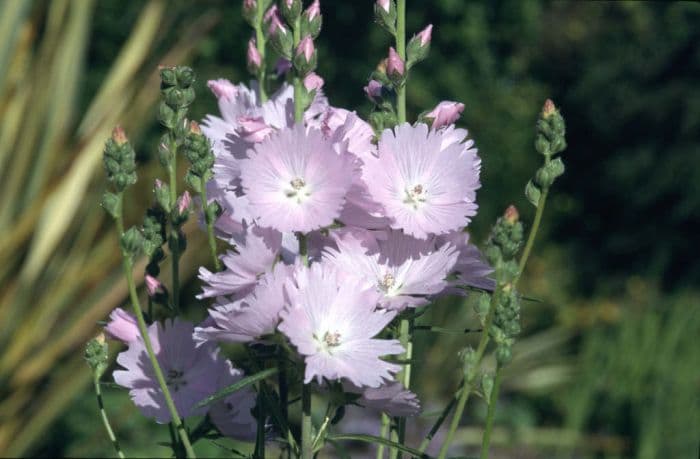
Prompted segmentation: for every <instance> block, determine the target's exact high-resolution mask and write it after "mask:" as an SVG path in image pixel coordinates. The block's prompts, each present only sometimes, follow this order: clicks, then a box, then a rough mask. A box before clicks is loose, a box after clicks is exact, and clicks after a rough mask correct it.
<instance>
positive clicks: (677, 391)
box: [10, 0, 700, 459]
mask: <svg viewBox="0 0 700 459" xmlns="http://www.w3.org/2000/svg"><path fill="white" fill-rule="evenodd" d="M47 5H48V4H47V2H36V4H35V5H34V6H33V10H32V11H31V13H32V14H35V15H41V14H42V11H43V9H45V8H47ZM408 5H409V8H408V11H409V16H408V30H409V33H414V32H417V31H418V30H420V29H421V28H422V27H423V26H424V25H426V24H427V23H432V24H434V26H435V29H434V34H433V46H432V51H431V54H430V57H429V59H428V60H427V61H425V62H424V63H423V64H420V65H418V66H417V67H416V68H415V71H414V72H413V73H412V79H411V81H410V83H409V88H408V101H409V102H408V108H409V117H410V116H411V115H413V116H415V115H416V114H418V113H419V112H421V111H423V110H425V109H429V108H431V107H432V106H434V105H435V104H436V103H437V102H438V101H440V100H443V99H449V100H458V101H461V102H464V103H465V104H466V110H465V112H464V116H463V118H462V120H461V121H460V124H461V125H463V126H466V127H468V128H469V130H470V132H471V134H472V136H473V137H474V139H475V140H476V143H477V146H478V147H479V150H480V154H481V157H482V159H483V175H482V178H483V180H482V183H483V188H482V189H481V190H480V192H479V203H480V206H481V207H480V213H479V215H478V216H477V218H476V220H475V221H474V223H473V225H472V234H473V237H474V238H475V240H476V241H477V242H480V241H483V239H484V237H485V235H486V234H487V232H488V230H489V228H490V226H491V225H492V223H493V222H494V221H495V219H496V217H497V216H498V215H499V214H500V213H501V212H502V210H503V209H504V208H505V207H506V206H507V205H508V204H510V203H515V204H516V205H517V206H518V207H519V208H520V209H521V213H522V214H523V217H524V221H525V222H529V221H531V217H532V213H533V212H532V209H531V206H530V205H529V204H528V203H527V201H526V199H525V197H524V195H523V189H524V186H525V184H526V183H527V180H528V178H529V177H530V176H531V175H532V173H533V172H534V170H535V169H536V167H537V165H538V164H539V162H540V158H539V157H538V155H537V154H536V153H535V152H534V149H533V147H532V142H533V140H534V123H535V120H536V117H537V114H538V111H539V108H540V106H541V105H542V103H543V101H544V99H545V98H546V97H551V98H553V99H554V100H555V102H556V103H557V105H558V106H559V107H561V109H562V113H563V115H564V116H565V118H566V121H567V128H568V143H569V148H568V149H567V150H566V151H565V152H564V154H563V158H564V161H565V162H566V164H567V172H566V174H565V175H564V176H563V178H562V179H561V180H560V181H558V182H557V184H556V185H555V186H554V188H553V190H552V194H551V198H550V201H549V203H548V208H547V210H546V213H545V223H544V231H543V232H542V233H541V238H540V239H539V241H538V243H537V244H536V246H535V253H534V258H533V259H532V263H531V264H530V265H529V267H528V272H527V273H526V275H525V277H524V279H523V281H524V282H523V291H524V292H525V294H526V295H528V296H530V297H534V298H536V299H537V301H528V302H526V303H525V305H524V310H523V321H524V324H523V325H524V329H525V333H524V337H523V338H522V340H521V342H519V343H518V345H517V347H516V349H515V358H514V361H513V363H512V365H511V367H509V370H508V374H507V376H506V377H505V386H504V392H503V397H502V403H501V405H500V407H499V412H498V418H497V426H498V429H499V430H497V431H496V432H495V433H494V448H493V450H494V454H493V456H494V457H513V454H514V452H515V451H518V454H520V455H521V456H518V457H571V455H572V454H575V455H576V456H577V457H639V458H644V459H646V458H655V457H678V458H685V457H688V458H690V457H697V454H698V447H699V443H700V419H699V413H700V373H699V372H698V368H700V347H698V346H697V342H696V340H697V336H698V334H699V333H700V313H699V311H698V308H699V307H700V291H698V288H697V287H698V285H699V284H698V282H699V281H700V262H698V261H697V255H696V254H697V252H698V250H697V242H698V238H697V237H696V234H697V232H698V231H697V228H698V224H699V223H700V222H699V221H698V219H700V90H699V89H698V75H700V27H698V24H700V4H698V3H691V2H668V3H662V2H658V3H655V2H576V1H557V2H550V1H527V2H523V1H519V0H499V1H489V2H486V1H484V2H467V1H464V0H435V1H431V0H409V1H408ZM143 6H144V5H143V4H142V3H141V2H122V1H118V0H101V1H99V2H95V4H94V11H93V13H92V18H93V20H92V24H91V31H90V39H89V42H88V43H87V49H86V58H85V59H86V61H85V63H84V64H83V65H84V68H85V69H86V70H85V72H84V74H83V76H82V80H81V81H80V83H81V84H80V85H79V89H78V93H79V106H78V108H77V109H75V110H73V113H74V114H81V113H83V112H84V111H85V110H86V109H87V107H88V106H89V104H90V101H91V100H92V99H93V97H94V96H95V93H96V92H97V90H98V88H99V87H100V86H101V84H102V82H103V81H104V79H105V78H107V77H108V75H109V72H110V68H111V65H112V63H113V61H114V58H115V56H116V54H117V53H118V51H119V50H120V49H121V47H122V45H123V44H124V42H125V40H127V38H128V37H129V34H130V31H131V29H132V28H133V26H134V24H135V22H136V21H137V18H138V17H139V15H140V14H141V11H142V9H143ZM209 10H211V11H212V12H213V13H214V14H215V16H216V17H217V18H218V19H219V23H218V25H217V26H216V27H215V28H214V29H213V31H212V32H211V33H210V34H208V35H207V36H205V37H203V38H202V39H201V40H198V41H197V43H196V47H195V49H194V54H193V57H192V61H191V65H192V66H193V67H194V68H195V69H196V71H197V73H198V75H199V81H198V82H197V87H196V88H197V91H198V95H199V97H198V99H197V101H196V103H195V105H194V106H193V108H192V114H193V117H195V118H200V117H203V116H204V114H206V113H212V112H216V103H215V100H214V98H213V97H212V96H210V95H209V94H208V91H207V89H206V80H207V79H213V78H219V77H225V78H229V79H231V80H233V81H242V80H247V79H248V75H247V73H246V71H245V61H244V53H245V45H246V42H247V39H248V37H249V35H250V30H249V29H248V28H247V27H246V26H245V25H244V24H243V21H242V19H241V17H240V4H239V2H229V1H225V0H207V1H201V2H196V3H195V2H187V1H185V0H178V1H173V2H170V3H169V4H168V8H167V11H166V12H165V14H164V15H163V19H162V27H160V29H159V30H160V32H159V33H158V40H157V42H156V43H154V45H153V49H152V50H151V53H152V54H153V55H155V56H160V55H163V54H164V53H165V51H166V50H168V49H170V48H171V47H173V46H174V45H175V44H176V43H177V41H178V40H179V39H180V36H179V35H180V32H181V31H182V29H183V27H185V25H186V24H188V23H189V22H191V21H192V20H193V18H195V17H198V16H199V15H200V14H202V13H203V12H207V11H209ZM322 10H323V14H324V28H323V31H322V34H321V37H320V39H319V41H318V43H317V44H318V48H319V74H320V75H321V76H322V77H323V78H324V79H325V80H326V86H325V92H326V93H327V94H328V96H329V98H330V101H331V103H332V104H333V105H337V106H343V107H347V108H350V109H357V110H358V111H359V112H360V113H361V114H367V111H368V110H369V104H367V103H365V102H364V99H363V92H362V87H363V86H364V85H365V84H366V79H367V77H368V76H369V74H370V73H371V71H372V69H373V68H374V67H375V66H376V65H377V63H378V62H379V60H380V59H382V58H384V57H385V55H386V50H387V47H388V46H389V44H390V43H389V37H388V36H387V35H386V34H385V33H384V32H383V31H381V30H380V29H379V28H378V27H377V26H376V25H374V24H373V23H372V8H371V5H370V2H369V1H368V2H366V4H365V3H363V2H345V1H339V0H326V1H325V2H322ZM41 32H42V31H41V30H39V31H38V32H37V33H39V34H41ZM147 63H148V64H144V65H151V66H155V64H156V63H157V62H154V61H153V59H150V60H148V61H147ZM162 63H164V64H178V63H180V62H162ZM152 70H153V69H152V68H144V69H143V71H142V72H141V73H147V72H150V71H152ZM152 91H153V93H154V94H155V92H156V87H155V86H154V87H153V88H152ZM142 112H143V113H142V114H141V116H140V118H138V119H131V120H130V124H132V125H133V126H138V127H139V128H140V129H141V130H142V132H143V133H144V134H145V135H142V136H139V138H138V139H137V152H138V153H139V155H140V156H139V158H140V160H141V161H142V162H143V163H146V164H150V160H151V159H152V158H153V153H154V151H155V149H154V148H153V146H154V145H156V140H155V139H156V137H155V135H156V133H157V124H156V122H155V111H154V110H152V109H151V110H150V111H149V110H143V111H142ZM10 164H12V163H11V162H10ZM147 188H148V184H145V185H143V189H144V190H146V189H147ZM86 202H89V203H90V205H95V203H94V202H90V201H86ZM18 260H19V259H18ZM196 289H197V287H196V282H192V283H191V284H190V285H189V292H195V291H196ZM423 320H425V322H435V323H436V324H439V325H447V324H449V326H450V327H454V328H460V327H464V328H468V327H473V326H474V324H475V323H476V321H475V318H474V315H473V313H472V310H471V307H470V305H469V304H468V302H467V303H464V304H462V303H461V302H456V301H454V300H452V301H444V302H441V303H440V305H439V306H438V307H435V308H433V309H432V310H431V311H430V312H429V313H428V314H427V315H426V317H425V318H424V319H423ZM470 339H471V338H470V337H469V336H466V337H465V336H462V335H458V334H451V335H440V336H439V337H435V336H429V335H422V336H421V337H420V338H419V339H418V341H417V343H416V348H417V352H416V354H417V355H423V356H424V359H425V360H424V362H422V364H421V365H419V366H418V369H417V371H416V375H417V381H418V382H417V386H416V387H417V391H418V393H419V394H420V395H421V397H422V398H423V400H425V401H426V405H427V408H429V409H426V411H428V412H430V411H432V409H433V408H435V407H436V406H435V404H434V402H435V401H436V400H437V399H438V398H440V397H442V398H444V397H447V396H449V395H450V393H451V391H453V390H454V389H455V388H454V387H449V386H446V384H445V381H452V382H453V383H454V384H456V383H457V381H456V380H455V378H452V377H451V376H452V375H453V374H456V372H457V371H458V369H457V368H456V361H457V359H456V353H457V351H458V350H459V349H460V348H461V347H463V346H464V345H465V343H467V342H469V340H470ZM438 342H439V343H440V344H439V346H438V345H437V344H436V343H438ZM75 352H76V353H80V352H81V350H80V349H79V348H76V349H75ZM487 363H488V362H487ZM85 371H86V372H87V371H88V369H87V368H85ZM435 374H440V375H444V377H440V378H439V379H436V378H434V375H435ZM48 381H53V379H50V380H48ZM36 384H37V391H38V392H37V393H39V394H41V393H43V392H42V391H44V392H45V391H50V390H51V385H50V384H48V383H47V380H42V382H41V384H44V385H45V386H46V387H45V388H41V387H39V386H38V385H39V383H38V382H37V383H36ZM106 398H107V404H108V409H111V410H112V411H113V412H114V420H113V425H114V426H115V429H116V431H117V435H119V436H120V439H121V440H122V443H123V444H124V449H125V450H126V452H127V454H132V455H134V454H137V455H138V454H147V453H152V450H148V449H145V448H147V445H148V444H149V443H152V440H153V438H157V439H159V440H160V439H161V437H166V438H162V440H163V441H167V431H164V430H163V429H160V428H158V427H157V426H155V425H153V424H150V423H147V422H146V421H145V420H143V419H142V418H141V417H140V416H139V415H138V413H136V411H135V410H134V409H133V408H132V407H131V406H130V405H129V404H127V403H126V401H127V397H126V395H125V394H124V393H123V392H119V391H116V390H111V391H109V393H108V394H107V396H106ZM74 400H75V402H74V403H72V404H71V405H70V406H69V407H67V408H66V409H64V411H63V412H62V413H61V414H59V415H57V416H56V418H57V419H58V420H57V421H56V422H54V423H53V424H52V425H51V427H50V429H49V430H48V433H47V434H46V435H44V436H43V437H41V439H37V440H36V441H35V442H34V443H33V444H32V445H31V446H29V447H28V449H27V450H26V451H28V452H30V453H33V454H40V455H52V456H53V455H69V456H91V455H105V454H111V450H110V445H109V443H108V442H107V441H106V439H105V438H104V436H103V433H102V431H101V426H99V424H98V423H97V422H96V419H97V412H96V410H95V409H94V399H93V398H92V394H91V392H90V391H89V390H88V391H86V392H85V393H84V395H83V396H80V397H75V398H74ZM469 409H470V410H471V415H470V416H467V424H468V425H466V426H465V427H464V429H463V431H461V437H460V438H461V441H462V445H463V446H464V447H465V450H466V451H467V452H473V451H474V445H475V440H474V438H476V441H479V437H478V432H474V431H473V430H469V429H471V428H472V427H471V426H478V425H480V417H482V416H483V415H484V404H483V403H482V402H481V401H480V400H476V401H474V402H471V403H470V406H469ZM52 419H53V418H52ZM432 420H433V418H431V417H429V416H427V417H426V419H424V420H421V421H422V423H423V424H424V425H425V426H429V425H430V424H431V422H432ZM475 436H476V437H475ZM198 447H201V446H199V445H198ZM203 448H205V449H206V448H209V449H206V451H205V449H202V453H203V454H204V453H206V454H212V455H214V454H219V453H221V452H222V451H221V450H220V449H218V448H217V447H215V446H213V445H207V446H205V447H203Z"/></svg>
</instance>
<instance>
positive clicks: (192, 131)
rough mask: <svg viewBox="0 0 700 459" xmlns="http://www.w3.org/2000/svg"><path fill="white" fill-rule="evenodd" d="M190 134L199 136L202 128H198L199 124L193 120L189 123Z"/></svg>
mask: <svg viewBox="0 0 700 459" xmlns="http://www.w3.org/2000/svg"><path fill="white" fill-rule="evenodd" d="M190 134H195V135H201V134H202V128H200V127H199V123H198V122H196V121H195V120H192V121H190Z"/></svg>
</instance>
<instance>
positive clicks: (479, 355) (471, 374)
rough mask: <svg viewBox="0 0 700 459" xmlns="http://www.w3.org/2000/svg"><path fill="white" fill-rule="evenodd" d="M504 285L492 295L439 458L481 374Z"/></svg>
mask: <svg viewBox="0 0 700 459" xmlns="http://www.w3.org/2000/svg"><path fill="white" fill-rule="evenodd" d="M502 288H503V286H502V285H500V284H498V285H496V290H495V291H494V292H493V295H491V302H490V304H489V312H488V315H487V316H486V323H485V324H484V332H483V333H482V335H481V340H480V341H479V346H478V347H477V349H476V355H475V357H474V365H473V366H472V367H471V368H470V369H469V371H468V373H467V374H466V375H465V381H464V387H463V388H462V393H461V394H460V395H459V400H458V401H457V409H456V410H455V414H454V416H453V417H452V422H451V423H450V429H449V430H448V431H447V436H446V437H445V441H444V442H443V443H442V447H441V448H440V453H439V454H438V459H445V457H446V456H447V450H448V449H449V447H450V443H452V439H453V437H454V435H455V431H456V430H457V427H459V422H460V421H461V420H462V414H463V413H464V407H465V405H466V404H467V400H469V394H470V393H471V391H472V388H473V385H474V380H475V379H476V376H477V375H478V374H479V367H480V366H481V360H482V359H483V357H484V352H485V351H486V346H487V345H488V343H489V339H490V337H489V330H490V329H491V323H492V322H493V316H494V310H495V309H496V305H497V304H498V301H499V297H500V294H501V290H502Z"/></svg>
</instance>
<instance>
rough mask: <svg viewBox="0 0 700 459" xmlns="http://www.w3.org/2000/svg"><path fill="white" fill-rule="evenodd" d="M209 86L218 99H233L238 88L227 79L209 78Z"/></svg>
mask: <svg viewBox="0 0 700 459" xmlns="http://www.w3.org/2000/svg"><path fill="white" fill-rule="evenodd" d="M207 86H209V89H210V90H211V92H213V93H214V95H215V96H216V98H217V99H227V100H233V99H234V98H235V97H236V93H237V92H238V90H237V89H236V87H235V86H234V85H233V83H231V82H230V81H228V80H226V79H223V78H221V79H218V80H209V81H207Z"/></svg>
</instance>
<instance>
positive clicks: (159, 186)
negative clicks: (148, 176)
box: [155, 179, 163, 190]
mask: <svg viewBox="0 0 700 459" xmlns="http://www.w3.org/2000/svg"><path fill="white" fill-rule="evenodd" d="M161 188H163V182H162V181H161V180H160V179H156V185H155V189H156V190H160V189H161Z"/></svg>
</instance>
